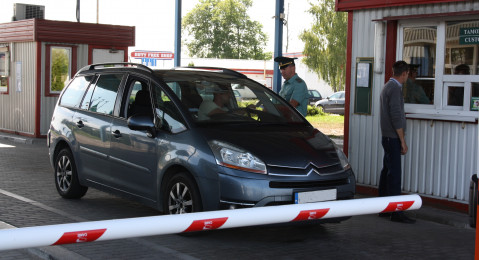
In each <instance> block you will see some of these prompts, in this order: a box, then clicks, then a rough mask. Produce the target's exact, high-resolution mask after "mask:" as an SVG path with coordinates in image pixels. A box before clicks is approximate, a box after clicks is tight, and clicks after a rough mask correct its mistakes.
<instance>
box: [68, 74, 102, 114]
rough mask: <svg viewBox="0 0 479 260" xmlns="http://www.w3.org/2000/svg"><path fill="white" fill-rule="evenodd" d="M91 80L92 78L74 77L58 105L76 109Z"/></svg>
mask: <svg viewBox="0 0 479 260" xmlns="http://www.w3.org/2000/svg"><path fill="white" fill-rule="evenodd" d="M93 78H94V77H93V76H88V77H76V78H75V79H74V80H73V81H72V82H71V84H70V85H69V86H68V88H67V89H66V90H65V92H64V93H63V95H62V98H61V100H60V105H62V106H69V107H78V106H79V104H80V100H81V99H82V97H83V94H84V93H85V90H86V89H87V87H88V85H89V84H90V82H91V80H92V79H93Z"/></svg>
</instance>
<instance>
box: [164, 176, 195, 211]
mask: <svg viewBox="0 0 479 260" xmlns="http://www.w3.org/2000/svg"><path fill="white" fill-rule="evenodd" d="M166 192H167V193H166V194H165V205H164V210H165V213H167V214H184V213H191V212H198V211H201V210H202V206H201V200H200V195H199V192H198V189H197V188H196V184H195V183H194V182H193V181H192V179H191V178H190V177H189V176H188V175H187V174H186V173H179V174H177V175H175V176H173V177H172V178H171V179H170V180H169V181H168V185H167V189H166Z"/></svg>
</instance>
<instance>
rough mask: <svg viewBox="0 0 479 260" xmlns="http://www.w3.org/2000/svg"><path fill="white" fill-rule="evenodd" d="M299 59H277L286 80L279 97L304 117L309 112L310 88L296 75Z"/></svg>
mask: <svg viewBox="0 0 479 260" xmlns="http://www.w3.org/2000/svg"><path fill="white" fill-rule="evenodd" d="M295 59H297V58H289V57H282V56H280V57H276V58H275V59H274V61H276V62H278V64H279V70H280V71H281V75H282V76H283V78H284V80H285V81H284V83H283V86H282V87H281V91H279V95H280V96H281V97H282V98H284V99H285V100H286V101H288V102H289V103H290V104H291V105H292V106H293V107H295V108H296V109H297V110H298V111H299V112H300V113H301V114H302V115H303V116H306V114H307V112H308V87H307V86H306V82H304V80H302V79H301V78H300V77H299V76H298V74H296V66H295V64H294V60H295Z"/></svg>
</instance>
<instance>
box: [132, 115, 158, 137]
mask: <svg viewBox="0 0 479 260" xmlns="http://www.w3.org/2000/svg"><path fill="white" fill-rule="evenodd" d="M127 124H128V128H130V129H131V130H139V131H148V134H149V135H148V137H154V136H155V133H156V130H155V123H154V122H153V119H152V118H151V116H150V115H145V114H139V115H133V116H130V117H129V118H128V121H127ZM150 135H151V136H150Z"/></svg>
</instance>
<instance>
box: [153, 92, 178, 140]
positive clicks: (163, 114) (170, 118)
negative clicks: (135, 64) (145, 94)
mask: <svg viewBox="0 0 479 260" xmlns="http://www.w3.org/2000/svg"><path fill="white" fill-rule="evenodd" d="M170 87H171V86H170ZM153 91H154V97H155V103H156V104H155V112H156V116H157V118H158V119H159V120H161V122H162V127H163V129H166V130H168V131H170V132H172V133H179V132H182V131H184V130H186V126H185V123H184V121H183V117H182V116H181V113H180V111H179V110H178V108H177V107H176V105H175V104H174V103H173V102H172V101H171V99H170V97H168V95H166V93H165V92H164V91H163V90H161V88H160V87H159V86H154V87H153Z"/></svg>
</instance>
